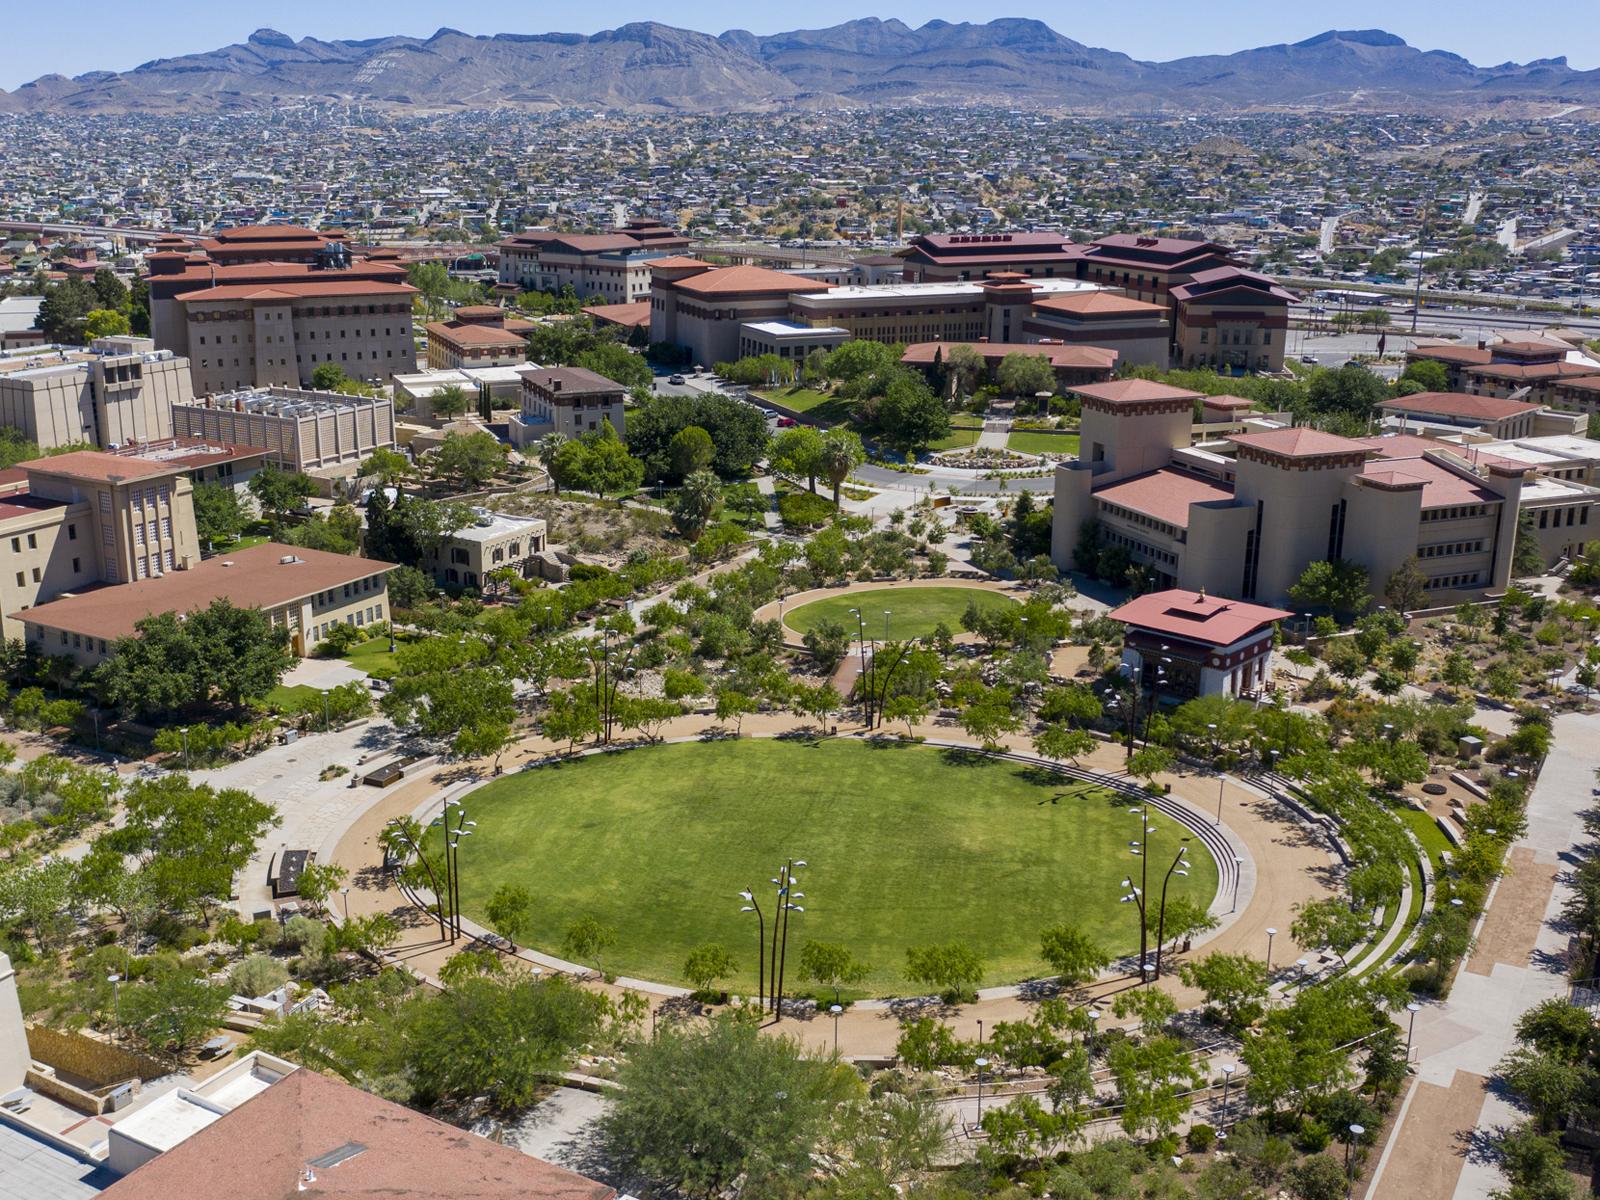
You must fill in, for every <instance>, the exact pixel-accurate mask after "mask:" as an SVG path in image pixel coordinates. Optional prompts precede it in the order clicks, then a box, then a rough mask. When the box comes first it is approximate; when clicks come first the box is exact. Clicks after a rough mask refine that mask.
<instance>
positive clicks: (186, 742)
mask: <svg viewBox="0 0 1600 1200" xmlns="http://www.w3.org/2000/svg"><path fill="white" fill-rule="evenodd" d="M178 733H179V734H180V735H182V737H183V769H184V770H185V771H187V770H188V769H189V727H188V726H187V725H185V726H184V727H183V728H182V729H180V730H178Z"/></svg>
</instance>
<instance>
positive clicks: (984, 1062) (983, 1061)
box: [972, 1058, 989, 1125]
mask: <svg viewBox="0 0 1600 1200" xmlns="http://www.w3.org/2000/svg"><path fill="white" fill-rule="evenodd" d="M972 1065H973V1066H975V1067H977V1068H978V1124H979V1125H982V1124H983V1072H984V1069H985V1068H986V1067H987V1066H988V1065H989V1060H988V1059H987V1058H980V1059H976V1060H974V1062H973V1064H972Z"/></svg>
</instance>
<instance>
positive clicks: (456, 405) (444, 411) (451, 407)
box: [428, 383, 472, 419]
mask: <svg viewBox="0 0 1600 1200" xmlns="http://www.w3.org/2000/svg"><path fill="white" fill-rule="evenodd" d="M471 407H472V397H471V396H469V395H467V389H466V388H464V387H462V386H461V385H460V384H459V383H447V384H445V385H444V386H443V387H442V388H440V389H439V390H438V391H436V392H434V393H433V395H431V396H429V397H428V408H429V410H430V411H431V412H432V413H433V415H434V416H436V417H445V418H446V419H449V418H453V417H459V416H460V415H461V414H462V413H464V412H466V411H467V409H469V408H471Z"/></svg>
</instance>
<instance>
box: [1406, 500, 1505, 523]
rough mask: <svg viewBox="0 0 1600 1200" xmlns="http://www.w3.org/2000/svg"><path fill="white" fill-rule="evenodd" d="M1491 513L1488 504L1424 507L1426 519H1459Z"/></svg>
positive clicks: (1424, 517)
mask: <svg viewBox="0 0 1600 1200" xmlns="http://www.w3.org/2000/svg"><path fill="white" fill-rule="evenodd" d="M1488 515H1489V506H1488V505H1487V504H1457V505H1454V506H1453V507H1451V508H1429V509H1424V510H1423V513H1422V519H1423V520H1424V521H1459V520H1461V519H1463V518H1465V517H1484V516H1488Z"/></svg>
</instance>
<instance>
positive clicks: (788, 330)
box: [740, 321, 850, 337]
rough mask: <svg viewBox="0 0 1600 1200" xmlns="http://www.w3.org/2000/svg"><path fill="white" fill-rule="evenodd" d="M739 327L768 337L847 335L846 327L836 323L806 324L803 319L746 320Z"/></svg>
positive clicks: (848, 332) (848, 333) (848, 334)
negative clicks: (841, 327)
mask: <svg viewBox="0 0 1600 1200" xmlns="http://www.w3.org/2000/svg"><path fill="white" fill-rule="evenodd" d="M740 328H741V329H754V330H755V331H756V332H757V333H764V334H766V335H768V336H769V337H804V336H806V335H808V334H809V335H811V336H817V335H823V336H827V337H849V336H850V331H849V330H848V329H840V328H839V326H837V325H807V324H806V323H805V322H804V321H746V322H745V323H744V324H743V325H741V326H740Z"/></svg>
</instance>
